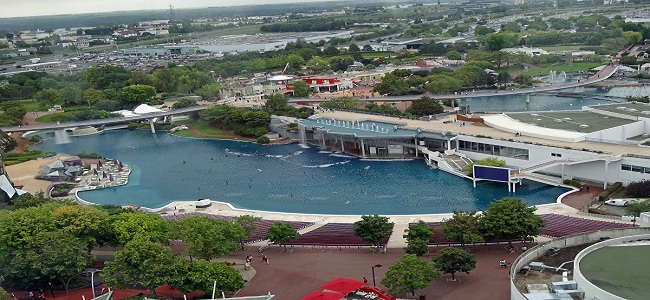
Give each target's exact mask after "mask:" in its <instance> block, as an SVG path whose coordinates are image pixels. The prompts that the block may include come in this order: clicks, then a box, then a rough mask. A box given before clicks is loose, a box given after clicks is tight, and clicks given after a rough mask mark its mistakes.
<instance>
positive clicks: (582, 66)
mask: <svg viewBox="0 0 650 300" xmlns="http://www.w3.org/2000/svg"><path fill="white" fill-rule="evenodd" d="M602 65H604V63H594V62H577V63H573V64H572V65H556V66H549V67H543V68H538V69H533V70H530V71H526V72H524V73H523V74H525V75H530V76H541V75H548V72H549V71H557V72H563V71H564V72H567V73H570V72H578V71H589V70H591V69H593V68H595V67H598V66H602Z"/></svg>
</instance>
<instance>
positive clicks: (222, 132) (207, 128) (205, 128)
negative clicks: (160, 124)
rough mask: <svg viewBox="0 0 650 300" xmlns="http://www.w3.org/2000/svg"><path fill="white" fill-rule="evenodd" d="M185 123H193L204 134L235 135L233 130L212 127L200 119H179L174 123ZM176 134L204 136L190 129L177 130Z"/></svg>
mask: <svg viewBox="0 0 650 300" xmlns="http://www.w3.org/2000/svg"><path fill="white" fill-rule="evenodd" d="M183 124H185V125H191V126H192V127H194V128H196V129H197V130H198V131H200V132H202V133H204V134H208V135H224V136H232V135H235V134H234V133H233V132H232V131H228V130H223V129H219V128H216V127H212V126H210V125H208V124H205V123H202V122H199V121H193V120H183V121H178V122H175V123H174V125H183ZM175 134H177V135H179V136H185V137H203V136H200V135H197V134H195V133H193V132H191V131H189V130H181V131H177V132H175Z"/></svg>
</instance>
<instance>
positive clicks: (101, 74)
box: [82, 66, 131, 90]
mask: <svg viewBox="0 0 650 300" xmlns="http://www.w3.org/2000/svg"><path fill="white" fill-rule="evenodd" d="M82 77H83V78H84V79H85V80H86V81H87V82H88V83H90V85H92V87H93V88H95V89H98V90H103V89H106V88H107V87H108V86H109V85H116V87H117V88H121V87H123V86H125V85H126V83H127V82H128V80H129V79H130V78H131V72H130V71H129V70H127V69H126V68H124V67H118V66H99V67H92V68H89V69H87V70H86V71H84V72H83V74H82Z"/></svg>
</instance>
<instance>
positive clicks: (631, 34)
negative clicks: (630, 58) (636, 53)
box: [623, 31, 643, 45]
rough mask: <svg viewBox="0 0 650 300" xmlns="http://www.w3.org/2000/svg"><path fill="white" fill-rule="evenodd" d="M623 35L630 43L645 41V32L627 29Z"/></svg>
mask: <svg viewBox="0 0 650 300" xmlns="http://www.w3.org/2000/svg"><path fill="white" fill-rule="evenodd" d="M623 37H624V38H626V39H627V43H628V44H630V45H634V44H637V43H639V42H641V41H643V34H642V33H640V32H636V31H625V32H623Z"/></svg>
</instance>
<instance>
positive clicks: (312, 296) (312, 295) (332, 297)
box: [300, 291, 345, 300]
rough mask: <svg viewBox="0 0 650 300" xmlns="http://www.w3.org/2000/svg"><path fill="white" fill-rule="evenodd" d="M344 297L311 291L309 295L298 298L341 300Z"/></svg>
mask: <svg viewBox="0 0 650 300" xmlns="http://www.w3.org/2000/svg"><path fill="white" fill-rule="evenodd" d="M343 297H345V295H343V294H340V293H334V292H325V291H313V292H311V293H309V295H307V296H304V297H302V298H300V300H341V298H343Z"/></svg>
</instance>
